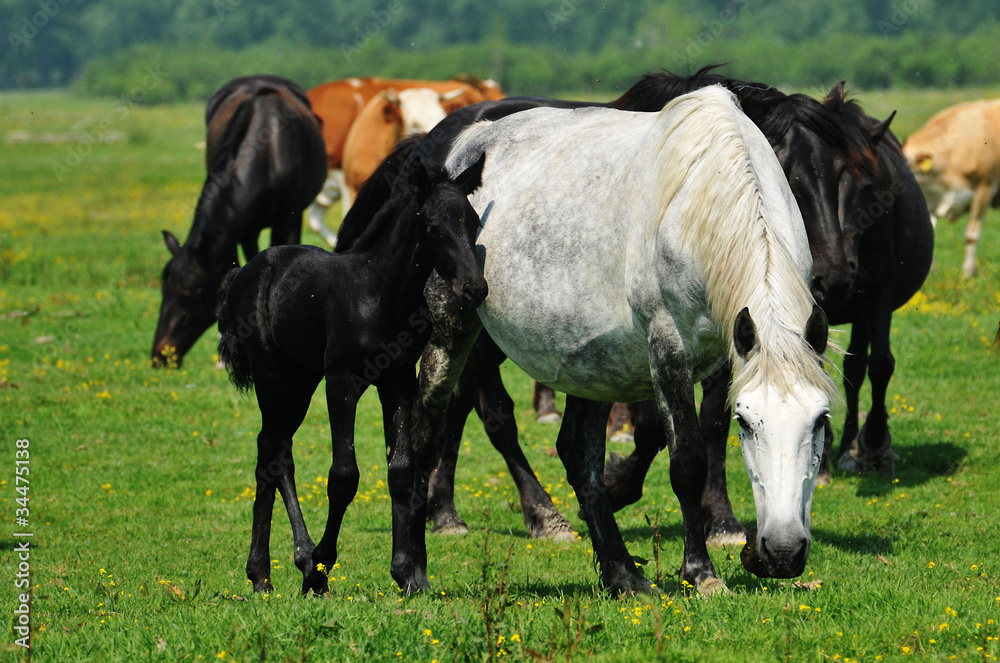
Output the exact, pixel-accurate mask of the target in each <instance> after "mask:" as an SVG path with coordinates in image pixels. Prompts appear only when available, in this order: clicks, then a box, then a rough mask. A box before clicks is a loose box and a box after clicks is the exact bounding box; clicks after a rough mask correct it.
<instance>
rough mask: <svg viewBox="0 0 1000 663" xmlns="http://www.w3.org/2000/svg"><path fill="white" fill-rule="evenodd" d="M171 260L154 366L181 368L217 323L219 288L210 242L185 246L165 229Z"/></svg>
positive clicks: (165, 278) (166, 273)
mask: <svg viewBox="0 0 1000 663" xmlns="http://www.w3.org/2000/svg"><path fill="white" fill-rule="evenodd" d="M163 241H164V242H165V243H166V245H167V250H169V251H170V253H171V258H170V260H169V261H168V262H167V264H166V266H165V267H164V268H163V278H162V283H163V286H162V293H163V304H162V306H161V307H160V320H159V323H157V325H156V334H155V336H154V338H153V351H152V361H153V365H154V366H180V365H181V363H182V362H183V360H184V355H185V354H186V353H187V351H188V350H190V349H191V346H192V345H194V343H195V341H197V340H198V338H199V337H200V336H201V335H202V334H203V333H204V332H205V330H206V329H208V328H209V327H211V326H212V323H214V322H215V307H216V304H217V294H218V293H217V292H216V290H217V288H216V287H215V284H216V283H217V282H218V281H219V280H221V275H214V272H215V267H214V266H213V264H212V260H211V247H210V246H209V244H208V242H202V243H199V244H198V245H193V242H190V241H189V242H188V243H187V244H184V245H183V246H182V245H181V244H180V242H178V241H177V238H176V237H175V236H174V235H173V233H171V232H169V231H166V230H164V231H163Z"/></svg>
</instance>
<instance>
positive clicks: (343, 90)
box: [306, 76, 503, 169]
mask: <svg viewBox="0 0 1000 663" xmlns="http://www.w3.org/2000/svg"><path fill="white" fill-rule="evenodd" d="M416 87H426V88H430V89H432V90H435V91H436V92H440V93H442V94H447V93H449V92H455V91H458V90H460V89H463V88H467V87H472V88H474V89H475V90H477V91H478V92H479V94H480V95H481V96H482V98H481V99H480V98H477V99H475V101H482V100H484V99H493V98H498V99H502V98H503V91H502V90H501V89H500V86H499V85H497V84H496V83H494V82H493V81H478V82H476V83H470V82H466V81H464V80H449V81H423V80H419V79H412V78H398V79H397V78H381V77H378V76H373V77H370V78H345V79H342V80H337V81H330V82H329V83H322V84H320V85H317V86H316V87H314V88H311V89H310V90H309V91H308V92H307V93H306V94H307V95H308V97H309V101H310V103H311V104H312V107H313V112H314V113H316V115H318V116H319V117H320V118H321V119H322V120H323V140H324V142H325V143H326V154H327V160H328V163H329V167H330V168H331V169H337V168H340V167H341V164H342V162H343V154H344V143H345V142H346V141H347V134H348V132H349V131H350V130H351V126H352V125H353V124H354V121H355V120H356V119H357V117H358V115H359V114H360V113H361V111H362V109H363V108H364V107H365V105H366V104H367V103H368V102H369V101H371V100H372V99H373V98H374V97H375V95H377V94H378V93H380V92H382V91H384V90H388V89H390V88H392V89H395V90H397V91H402V90H406V89H410V88H416ZM463 94H464V93H463ZM470 103H474V102H470Z"/></svg>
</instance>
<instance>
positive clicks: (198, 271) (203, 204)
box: [152, 76, 326, 366]
mask: <svg viewBox="0 0 1000 663" xmlns="http://www.w3.org/2000/svg"><path fill="white" fill-rule="evenodd" d="M205 124H206V125H207V140H206V143H207V153H206V157H205V159H206V165H207V166H208V176H207V177H206V179H205V185H204V187H203V188H202V191H201V196H200V198H199V199H198V206H197V208H196V209H195V214H194V223H193V225H192V226H191V232H190V233H189V234H188V238H187V242H185V243H184V245H181V244H180V242H178V241H177V238H176V237H174V236H173V235H172V234H171V233H170V232H168V231H166V230H164V231H163V239H164V241H165V242H166V244H167V249H169V251H170V253H171V254H172V256H173V257H172V258H171V259H170V261H169V262H167V265H166V267H164V269H163V303H162V305H161V307H160V320H159V323H158V324H157V327H156V335H155V336H154V338H153V350H152V360H153V365H154V366H156V365H179V364H180V363H181V362H182V361H183V358H184V354H185V353H186V352H187V351H188V350H189V349H190V348H191V346H192V345H194V342H195V341H197V340H198V337H199V336H201V335H202V334H203V333H204V332H205V330H206V329H208V328H209V327H210V326H211V325H212V323H213V322H215V307H216V304H217V299H216V298H217V295H218V291H219V284H220V283H222V278H223V276H225V274H226V272H228V271H229V270H230V269H232V268H233V267H236V266H238V262H237V250H236V247H237V244H239V245H240V246H242V248H243V254H244V256H245V258H246V259H247V260H249V259H250V258H253V257H254V256H255V255H257V251H258V244H257V240H258V237H259V235H260V232H261V231H262V230H263V229H264V228H267V227H270V228H271V245H272V246H276V245H279V244H298V243H299V241H300V239H301V236H302V210H304V209H305V208H306V207H307V206H308V205H309V203H311V202H312V200H313V198H315V197H316V194H317V193H318V192H319V190H320V189H321V188H322V186H323V182H324V180H325V179H326V150H325V148H324V147H323V136H322V133H321V132H320V120H319V118H317V117H316V116H315V115H314V114H313V112H312V108H311V107H310V105H309V100H308V99H307V98H306V95H305V92H304V91H303V90H302V89H301V88H300V87H299V86H298V85H296V84H295V83H293V82H291V81H289V80H286V79H284V78H279V77H277V76H246V77H243V78H235V79H233V80H231V81H229V82H228V83H226V84H225V85H224V86H222V87H221V88H220V89H219V90H218V91H217V92H216V93H215V94H214V95H212V98H211V99H210V100H209V102H208V107H207V108H206V110H205Z"/></svg>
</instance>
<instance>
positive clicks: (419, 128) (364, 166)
mask: <svg viewBox="0 0 1000 663" xmlns="http://www.w3.org/2000/svg"><path fill="white" fill-rule="evenodd" d="M481 100H482V95H481V94H480V93H479V91H478V90H476V88H473V87H471V86H469V85H463V86H461V87H459V88H458V89H455V90H453V91H451V92H445V93H443V94H442V93H439V92H436V91H434V90H432V89H430V88H410V89H408V90H403V91H402V92H397V91H396V90H395V89H388V90H384V91H382V92H379V93H378V94H377V95H375V97H374V98H373V99H372V100H371V101H369V102H368V103H367V104H366V105H365V107H364V109H363V110H362V111H361V114H360V115H358V118H357V119H356V120H354V124H353V125H352V126H351V130H350V131H349V132H348V134H347V140H346V141H345V142H344V152H343V158H342V160H341V169H342V171H343V176H344V180H343V189H342V191H341V201H342V205H343V213H344V215H346V214H347V211H348V210H349V209H350V208H351V203H352V202H353V201H354V199H355V197H356V196H357V194H358V189H360V188H361V185H362V184H364V183H365V182H367V181H368V178H369V177H371V176H372V173H374V172H375V169H376V168H378V165H379V164H380V163H382V161H383V160H384V159H385V158H386V157H387V156H389V154H390V153H391V152H392V150H393V148H394V147H395V146H396V144H397V143H399V141H400V140H402V138H403V137H404V136H410V135H413V134H415V133H427V132H428V131H430V130H431V129H433V128H434V125H435V124H437V123H438V122H440V121H441V120H443V119H444V116H445V115H447V114H448V113H450V112H452V111H455V110H458V109H459V108H462V107H463V106H468V105H469V104H473V103H476V102H477V101H481Z"/></svg>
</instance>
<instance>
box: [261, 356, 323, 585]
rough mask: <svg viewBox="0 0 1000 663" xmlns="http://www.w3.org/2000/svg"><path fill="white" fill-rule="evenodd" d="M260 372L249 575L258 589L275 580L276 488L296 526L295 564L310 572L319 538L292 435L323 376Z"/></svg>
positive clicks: (300, 422)
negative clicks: (306, 507) (306, 511)
mask: <svg viewBox="0 0 1000 663" xmlns="http://www.w3.org/2000/svg"><path fill="white" fill-rule="evenodd" d="M258 377H259V376H255V383H256V392H257V402H258V405H259V406H260V413H261V419H262V424H261V430H260V434H259V435H258V436H257V468H256V470H255V472H254V475H255V479H256V483H257V489H256V496H255V498H254V504H253V528H252V534H251V539H250V555H249V557H248V558H247V577H248V578H249V579H250V581H251V582H252V583H253V588H254V591H255V592H269V591H271V590H273V589H274V587H273V585H272V584H271V579H270V578H271V553H270V544H269V541H270V536H271V513H272V511H273V509H274V491H275V489H276V488H277V489H278V490H280V491H281V497H282V500H283V501H284V503H285V510H286V511H287V512H288V519H289V521H290V522H291V525H292V537H293V539H294V545H295V565H296V566H297V567H298V568H299V570H300V571H302V572H303V574H304V573H306V571H307V570H308V567H309V566H311V564H310V561H311V557H312V553H313V547H314V546H313V542H312V539H311V538H310V537H309V532H308V531H307V530H306V524H305V520H304V519H303V518H302V510H301V508H300V506H299V501H298V496H297V494H296V491H295V463H294V461H293V459H292V435H293V434H294V433H295V431H296V430H298V427H299V426H301V425H302V420H303V419H304V418H305V415H306V411H307V410H308V409H309V401H310V398H311V397H312V393H313V391H315V390H316V385H317V384H318V383H319V381H318V380H315V379H312V378H293V377H289V376H283V377H281V378H280V379H266V378H263V377H260V379H257V378H258Z"/></svg>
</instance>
